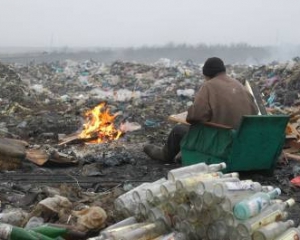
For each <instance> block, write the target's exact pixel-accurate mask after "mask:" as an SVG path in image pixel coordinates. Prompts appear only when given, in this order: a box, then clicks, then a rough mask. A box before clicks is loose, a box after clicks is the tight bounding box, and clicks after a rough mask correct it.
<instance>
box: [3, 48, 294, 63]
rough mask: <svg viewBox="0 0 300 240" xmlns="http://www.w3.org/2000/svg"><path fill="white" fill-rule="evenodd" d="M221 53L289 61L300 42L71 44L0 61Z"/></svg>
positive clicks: (200, 57)
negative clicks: (78, 46) (83, 46)
mask: <svg viewBox="0 0 300 240" xmlns="http://www.w3.org/2000/svg"><path fill="white" fill-rule="evenodd" d="M212 56H218V57H220V58H222V59H224V61H225V62H226V63H228V64H232V63H245V64H255V65H258V64H262V63H267V62H272V61H285V60H288V59H292V58H293V57H296V56H300V45H299V46H292V47H291V46H281V47H274V46H269V47H266V46H251V45H248V44H245V43H239V44H230V45H206V44H198V45H187V44H179V45H175V44H172V43H170V44H167V45H164V46H142V47H136V48H135V47H131V48H89V49H80V50H79V49H72V48H68V47H64V48H57V49H51V50H50V51H43V52H40V53H39V54H37V53H26V54H14V55H13V56H6V57H3V56H1V54H0V61H6V62H29V61H32V60H34V61H36V62H49V61H57V60H65V59H74V60H86V59H93V60H96V61H100V62H107V63H109V62H113V61H116V60H121V61H137V62H144V63H152V62H155V61H157V60H158V59H160V58H168V59H171V60H175V61H187V60H191V61H193V62H195V63H203V62H204V61H205V60H206V59H207V58H208V57H212Z"/></svg>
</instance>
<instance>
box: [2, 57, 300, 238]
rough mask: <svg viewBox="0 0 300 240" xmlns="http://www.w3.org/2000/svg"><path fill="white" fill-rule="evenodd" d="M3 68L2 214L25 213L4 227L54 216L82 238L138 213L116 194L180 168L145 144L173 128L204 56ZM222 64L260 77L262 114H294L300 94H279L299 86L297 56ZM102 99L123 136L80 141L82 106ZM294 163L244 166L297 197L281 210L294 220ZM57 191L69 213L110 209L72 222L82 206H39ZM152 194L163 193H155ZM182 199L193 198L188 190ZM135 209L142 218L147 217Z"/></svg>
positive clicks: (244, 76)
mask: <svg viewBox="0 0 300 240" xmlns="http://www.w3.org/2000/svg"><path fill="white" fill-rule="evenodd" d="M291 65H292V67H291V68H290V66H291ZM0 69H1V71H0V85H1V89H5V91H1V92H0V114H1V118H0V179H1V184H0V201H1V214H2V213H7V214H9V213H10V212H12V213H16V211H21V214H11V215H13V216H19V217H17V221H19V222H17V221H10V220H7V221H5V223H6V224H8V225H9V226H4V227H5V229H7V228H9V229H11V227H10V226H16V227H21V228H22V229H23V228H24V229H26V225H27V223H28V222H31V221H30V219H31V218H33V217H35V218H42V221H40V222H39V224H38V227H42V230H41V231H42V233H41V234H43V233H45V231H46V230H47V229H49V228H50V227H53V226H49V224H59V228H60V229H61V228H64V229H65V231H66V232H67V230H66V229H67V228H68V229H69V228H72V229H71V230H72V231H75V232H76V233H82V232H83V233H84V234H85V237H83V239H86V238H88V237H92V236H97V235H99V231H100V230H101V229H102V228H104V227H106V226H110V225H112V224H113V223H115V222H116V221H118V220H120V219H122V218H125V217H130V216H133V215H136V212H132V209H130V208H129V209H127V207H126V208H123V210H122V211H119V209H116V208H115V207H114V205H113V202H114V200H115V199H116V198H117V197H118V196H119V195H122V194H123V193H126V192H127V191H130V190H131V189H133V188H134V187H136V186H138V185H140V184H141V183H145V184H146V183H151V182H155V181H157V179H161V178H163V177H164V176H165V175H166V174H167V172H168V171H170V170H171V169H174V168H176V167H178V164H175V163H174V164H169V165H168V164H162V163H160V162H156V161H152V160H150V159H149V158H148V157H147V156H146V155H145V154H144V153H143V152H142V149H143V145H144V144H146V143H149V142H151V143H155V144H157V145H159V144H162V143H163V142H164V141H165V139H166V136H167V134H168V133H169V131H170V130H171V128H172V127H173V126H174V123H172V122H169V121H168V120H167V118H168V116H169V115H171V114H174V113H180V112H183V111H185V110H186V108H187V107H188V106H189V105H190V104H192V101H193V98H194V94H195V92H196V91H197V89H198V88H199V87H200V86H201V83H202V82H203V81H204V78H203V76H202V73H201V64H194V63H192V62H191V61H189V62H188V63H184V62H172V61H170V60H168V59H161V60H159V61H158V62H156V63H153V64H142V63H132V62H121V61H116V62H114V63H112V64H103V63H99V62H95V61H93V60H88V61H84V62H75V61H72V60H66V61H63V62H53V63H48V64H45V63H43V64H34V63H32V64H29V65H26V66H24V65H18V64H11V65H5V64H2V63H0ZM227 69H228V71H227V72H228V74H230V75H232V76H234V77H236V78H237V79H238V80H240V81H241V82H244V81H245V80H249V81H253V82H255V83H257V85H258V86H259V89H260V90H261V92H262V93H263V94H264V96H263V100H264V101H265V105H266V106H267V107H268V112H270V113H275V114H276V113H286V114H291V113H295V112H296V111H297V104H298V102H297V100H298V96H297V97H296V96H295V97H294V98H293V99H292V100H293V101H290V102H289V104H288V102H287V101H285V100H284V99H286V98H287V96H288V95H289V93H290V90H293V89H294V90H295V89H297V86H298V85H297V84H298V83H297V82H299V81H300V79H299V77H298V76H299V75H297V71H298V70H297V69H300V63H299V61H298V60H297V59H294V60H291V61H290V62H288V63H284V64H279V63H276V64H275V63H274V64H269V65H266V66H248V65H231V66H227ZM269 73H273V75H274V74H275V76H278V77H280V81H279V82H280V83H282V84H285V86H288V88H283V87H282V86H281V85H279V82H278V81H277V80H276V81H277V82H276V81H275V82H274V84H275V85H271V86H269V85H268V86H265V85H266V83H268V82H269V80H268V79H270V78H272V76H271V75H269ZM270 82H271V80H270ZM287 82H292V84H290V85H289V84H286V83H287ZM277 83H278V85H276V84H277ZM282 90H284V91H283V92H282V95H280V94H279V93H280V91H282ZM273 92H274V93H276V95H275V96H276V97H275V98H274V99H273V100H272V98H270V96H269V95H268V93H273ZM269 99H270V101H269ZM271 100H272V101H271ZM291 102H292V103H291ZM99 103H106V105H107V106H108V107H109V110H110V112H111V113H112V115H114V116H116V117H115V119H114V124H115V126H116V127H119V129H118V130H120V129H123V133H124V134H122V136H121V137H120V138H119V139H118V140H112V141H109V142H105V143H101V144H92V143H91V142H89V139H78V136H79V134H80V133H81V131H82V129H83V128H84V124H85V123H86V116H85V113H86V112H87V111H89V110H91V109H93V108H94V107H95V106H97V105H98V104H99ZM297 117H298V115H297V114H295V118H294V120H293V121H294V122H291V124H293V125H292V126H294V128H293V130H294V131H293V137H294V138H293V146H294V147H293V153H295V154H296V153H297V152H299V149H300V148H299V146H297V144H298V142H297V141H298V139H299V138H298V139H297V136H298V135H299V133H298V130H297V128H298V122H297V119H298V118H297ZM133 123H134V124H133ZM124 129H125V130H124ZM297 134H298V135H297ZM74 136H75V138H72V137H74ZM291 136H292V135H291ZM295 136H296V137H295ZM299 136H300V135H299ZM92 137H94V136H92ZM70 139H71V140H72V139H73V140H74V141H71V140H70ZM8 150H9V151H8ZM290 153H291V151H290ZM299 169H300V166H299V163H298V162H297V161H290V162H288V163H287V164H286V165H282V164H278V166H277V167H276V169H275V171H274V176H266V175H261V174H257V173H250V175H248V176H247V175H246V176H240V179H241V180H242V179H249V178H250V179H252V180H253V181H255V182H259V183H260V184H261V185H266V186H268V185H272V186H274V187H275V186H276V187H279V188H280V189H281V191H282V194H281V197H282V199H283V200H288V199H289V198H291V197H292V198H294V199H295V200H296V204H295V205H294V207H293V208H291V209H286V211H287V212H289V214H290V216H291V219H292V220H294V222H295V226H297V225H298V224H299V216H298V214H297V213H298V211H299V204H298V202H299V201H300V194H299V188H298V187H297V185H295V184H291V182H290V181H291V179H292V178H295V177H297V176H300V170H299ZM232 178H234V177H232ZM164 181H165V180H164ZM162 184H163V183H162ZM174 186H175V185H173V188H174ZM179 192H180V191H179ZM56 195H58V196H61V197H63V198H67V199H68V201H69V202H70V203H71V209H72V210H74V211H83V212H84V210H86V209H95V208H92V207H100V208H101V209H103V210H104V211H105V213H106V218H105V219H106V220H105V223H104V225H102V224H101V225H95V226H94V227H90V228H88V229H87V228H84V229H82V224H80V223H81V222H80V221H81V220H80V221H79V222H80V223H78V222H77V219H78V218H79V215H80V214H79V215H78V213H74V212H72V211H71V212H70V204H69V203H68V204H66V205H64V207H63V209H62V210H61V211H59V212H53V211H51V209H50V210H49V209H47V208H46V211H45V208H41V204H39V203H40V202H42V201H43V200H45V199H48V198H54V199H56V200H55V201H57V202H59V200H57V199H58V198H55V196H56ZM125 195H126V194H125ZM177 195H178V194H177ZM206 195H207V194H206ZM180 196H181V195H180ZM59 199H60V198H59ZM155 199H156V200H155V201H158V202H159V201H161V200H162V199H160V198H157V196H155ZM188 199H190V200H188V201H192V197H191V196H190V194H188ZM47 201H48V200H47ZM143 201H144V200H143ZM200 201H201V200H200ZM66 202H67V201H66ZM143 203H144V204H145V205H147V204H146V202H143ZM175 203H176V201H175ZM175 203H174V204H175ZM184 203H185V204H187V205H188V206H189V207H191V206H192V205H191V202H180V203H176V204H177V205H180V204H183V205H184ZM272 203H274V204H276V203H275V202H272ZM150 204H153V203H150ZM154 204H155V206H156V205H157V204H156V203H154ZM187 205H184V206H187ZM149 206H150V205H149ZM203 206H204V203H203ZM146 207H147V206H146ZM168 207H170V206H168ZM182 208H184V207H182ZM182 208H180V209H182ZM97 209H98V208H97ZM176 209H177V208H176ZM193 209H194V208H193ZM204 209H205V208H203V209H202V210H204ZM208 209H210V208H208ZM292 209H296V210H292ZM52 210H53V209H52ZM117 210H118V211H117ZM216 211H218V210H216ZM83 212H81V213H83ZM155 213H156V212H155ZM153 214H154V213H153ZM216 214H218V213H216ZM176 215H177V213H176ZM138 217H139V215H138V216H137V222H138V223H139V224H140V223H142V222H143V221H141V220H139V218H138ZM35 218H34V219H35ZM6 219H11V218H10V217H9V218H6ZM96 219H97V217H96ZM99 219H100V218H99ZM175 219H176V218H175ZM40 220H41V219H40ZM32 221H33V220H32ZM172 221H173V218H172ZM187 221H188V220H187ZM154 223H155V222H154ZM166 223H167V224H168V221H167V222H166ZM185 223H186V221H185ZM172 224H173V223H172ZM62 225H63V226H62ZM65 225H67V228H66V226H65ZM161 225H162V226H164V225H163V224H161ZM167 226H168V229H169V225H167ZM175 226H176V224H175V225H174V224H173V225H172V230H176V231H177V232H180V234H181V233H182V234H184V235H186V232H185V231H183V230H180V229H182V227H179V226H180V225H179V226H178V227H176V228H175ZM183 226H184V225H183ZM73 227H74V228H73ZM192 228H193V227H192ZM32 229H33V228H32ZM45 229H46V230H45ZM212 229H214V228H213V227H212ZM18 230H20V229H18ZM69 230H70V229H69ZM26 231H27V230H26ZM30 231H31V230H30ZM47 231H48V230H47ZM53 231H57V229H56V230H53ZM168 231H169V230H168ZM70 234H71V233H70ZM33 235H35V234H34V233H33ZM35 236H36V235H35ZM61 236H62V235H61ZM180 236H181V235H180ZM0 238H1V237H0ZM66 239H68V238H66ZM71 239H72V238H71Z"/></svg>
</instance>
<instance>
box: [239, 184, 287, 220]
mask: <svg viewBox="0 0 300 240" xmlns="http://www.w3.org/2000/svg"><path fill="white" fill-rule="evenodd" d="M280 193H281V191H280V189H279V188H275V189H274V190H273V191H271V192H268V193H265V192H258V193H255V194H254V195H252V196H251V197H249V198H247V199H245V200H243V201H241V202H239V203H237V204H236V205H235V206H234V209H233V212H234V215H235V217H236V218H238V219H241V220H245V219H248V218H250V217H253V216H255V215H257V214H259V213H260V212H261V211H262V210H263V209H265V208H266V207H267V206H268V205H270V200H271V199H274V198H276V197H277V196H279V195H280Z"/></svg>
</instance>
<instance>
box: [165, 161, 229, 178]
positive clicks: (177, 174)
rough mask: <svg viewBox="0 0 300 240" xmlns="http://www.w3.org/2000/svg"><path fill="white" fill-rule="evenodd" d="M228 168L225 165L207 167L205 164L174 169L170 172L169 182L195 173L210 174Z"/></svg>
mask: <svg viewBox="0 0 300 240" xmlns="http://www.w3.org/2000/svg"><path fill="white" fill-rule="evenodd" d="M225 168H226V164H225V163H219V164H211V165H207V164H205V163H197V164H194V165H190V166H186V167H181V168H177V169H173V170H171V171H169V172H168V180H170V181H173V182H175V181H176V180H177V179H178V178H181V177H183V176H185V175H191V174H193V173H200V172H203V173H208V172H217V171H220V170H222V169H225Z"/></svg>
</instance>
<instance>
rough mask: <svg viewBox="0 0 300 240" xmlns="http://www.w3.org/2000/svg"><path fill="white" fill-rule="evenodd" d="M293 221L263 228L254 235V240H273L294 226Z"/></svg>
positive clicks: (276, 223)
mask: <svg viewBox="0 0 300 240" xmlns="http://www.w3.org/2000/svg"><path fill="white" fill-rule="evenodd" d="M294 224H295V223H294V221H293V220H288V221H286V222H281V221H279V222H273V223H270V224H269V225H267V226H265V227H262V228H260V229H258V230H257V231H255V232H254V233H253V235H252V239H253V240H273V239H274V238H276V237H278V236H279V235H280V234H282V233H283V232H285V231H286V230H287V229H288V228H291V227H293V226H294Z"/></svg>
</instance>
